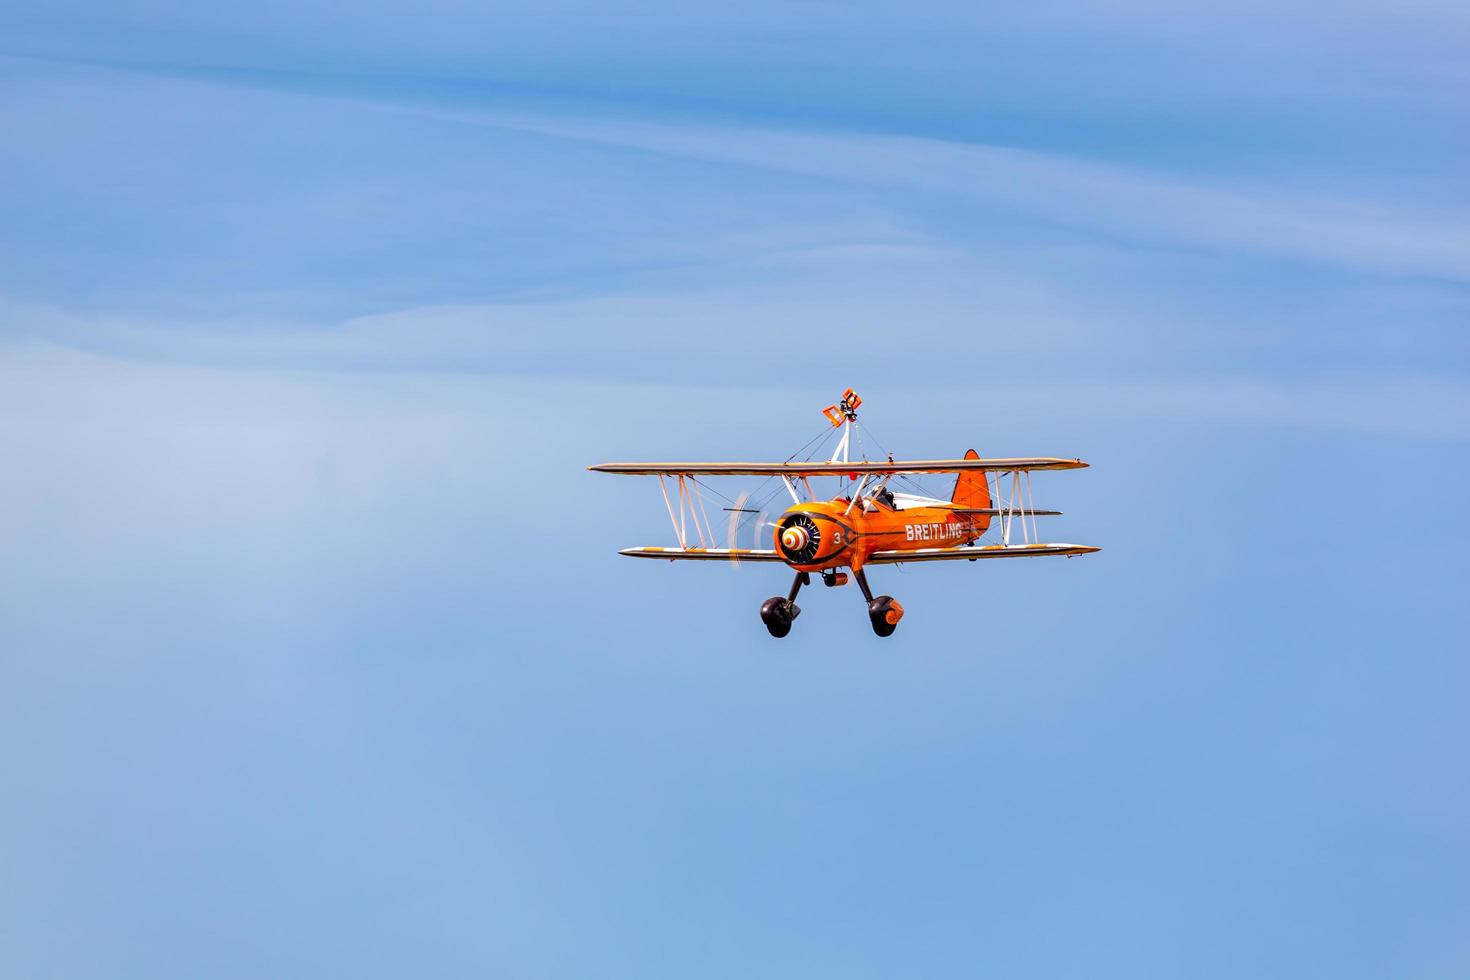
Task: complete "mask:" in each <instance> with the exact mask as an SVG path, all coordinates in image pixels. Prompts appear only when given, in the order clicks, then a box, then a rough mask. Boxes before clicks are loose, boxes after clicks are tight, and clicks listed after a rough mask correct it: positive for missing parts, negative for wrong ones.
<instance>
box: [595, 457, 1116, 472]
mask: <svg viewBox="0 0 1470 980" xmlns="http://www.w3.org/2000/svg"><path fill="white" fill-rule="evenodd" d="M1086 465H1087V464H1086V463H1084V462H1082V460H1080V459H1056V458H1054V457H1050V456H1034V457H1026V458H1022V459H910V460H899V461H898V462H894V463H599V464H598V465H596V466H589V467H587V468H588V469H589V470H595V471H596V472H598V473H624V474H627V475H630V476H653V475H657V474H661V473H662V474H668V475H677V476H768V475H773V474H774V475H778V476H779V475H785V476H841V475H842V474H845V473H875V474H881V473H959V472H961V471H963V470H1001V471H1008V470H1075V469H1081V468H1082V467H1084V466H1086Z"/></svg>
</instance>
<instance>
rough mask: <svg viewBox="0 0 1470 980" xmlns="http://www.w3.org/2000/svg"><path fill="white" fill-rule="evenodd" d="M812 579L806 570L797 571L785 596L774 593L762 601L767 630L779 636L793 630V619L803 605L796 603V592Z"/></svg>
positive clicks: (799, 612)
mask: <svg viewBox="0 0 1470 980" xmlns="http://www.w3.org/2000/svg"><path fill="white" fill-rule="evenodd" d="M811 581H812V577H811V576H810V575H808V574H807V573H806V572H797V573H796V578H795V579H794V580H793V581H792V583H791V592H790V593H789V594H787V595H786V597H785V598H782V597H781V596H778V595H773V596H771V597H770V598H769V599H767V600H766V601H765V602H763V603H761V622H763V623H765V624H766V631H767V632H769V633H770V634H771V635H772V636H774V637H778V638H779V637H782V636H785V635H786V634H787V633H790V632H791V623H792V621H793V620H795V619H796V617H797V616H800V615H801V607H800V606H798V605H797V604H796V594H797V593H798V592H800V591H801V587H802V586H803V585H810V584H811Z"/></svg>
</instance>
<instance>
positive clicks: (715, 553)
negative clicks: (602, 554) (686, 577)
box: [618, 548, 785, 564]
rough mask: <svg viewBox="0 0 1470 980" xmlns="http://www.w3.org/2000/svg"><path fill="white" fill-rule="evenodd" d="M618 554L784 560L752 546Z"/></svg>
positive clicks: (676, 558)
mask: <svg viewBox="0 0 1470 980" xmlns="http://www.w3.org/2000/svg"><path fill="white" fill-rule="evenodd" d="M618 554H620V555H627V556H629V557H630V558H663V559H665V560H666V561H679V560H683V561H779V562H782V563H783V564H784V561H785V560H784V559H783V558H782V557H781V556H780V555H778V554H776V553H775V552H774V551H759V550H756V549H754V548H624V549H623V550H622V551H619V552H618Z"/></svg>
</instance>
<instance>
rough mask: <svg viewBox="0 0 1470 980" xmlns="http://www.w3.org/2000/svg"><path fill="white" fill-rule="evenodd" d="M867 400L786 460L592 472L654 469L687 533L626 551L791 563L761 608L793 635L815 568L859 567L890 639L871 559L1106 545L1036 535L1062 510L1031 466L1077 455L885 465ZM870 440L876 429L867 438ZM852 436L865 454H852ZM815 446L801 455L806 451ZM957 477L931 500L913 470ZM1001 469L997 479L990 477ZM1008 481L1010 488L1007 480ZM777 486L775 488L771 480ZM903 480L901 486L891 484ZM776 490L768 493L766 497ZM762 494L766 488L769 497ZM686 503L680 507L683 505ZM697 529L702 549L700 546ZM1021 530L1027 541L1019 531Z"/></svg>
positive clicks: (877, 624) (888, 600)
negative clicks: (722, 514) (1051, 506)
mask: <svg viewBox="0 0 1470 980" xmlns="http://www.w3.org/2000/svg"><path fill="white" fill-rule="evenodd" d="M861 404H862V399H861V398H859V397H858V396H857V393H856V392H854V391H853V390H852V389H851V388H849V389H847V390H846V391H845V392H843V393H842V400H841V401H840V402H839V403H838V404H836V405H829V406H827V407H826V408H824V409H822V414H823V415H824V416H826V418H827V421H828V422H830V423H831V424H832V427H831V428H830V429H824V430H823V432H822V433H821V434H820V435H819V436H817V437H816V438H815V439H813V440H812V441H811V442H809V443H807V445H806V446H803V447H802V448H801V449H799V450H797V451H796V452H795V453H792V455H791V456H790V457H789V458H788V459H787V460H786V461H785V462H783V463H602V464H600V465H597V466H591V467H588V469H591V470H596V471H598V472H600V473H624V474H630V475H644V476H657V477H658V482H659V489H660V490H661V491H662V492H663V498H664V506H665V507H667V508H668V511H669V520H670V522H672V523H673V526H674V534H675V535H676V536H677V537H678V539H679V547H677V548H625V549H624V550H623V551H622V552H621V554H624V555H630V556H632V557H634V558H664V559H667V560H669V561H678V560H684V561H728V562H731V563H733V564H739V563H740V562H747V561H757V562H783V563H785V564H786V565H787V566H789V567H790V568H792V569H794V570H795V572H796V578H795V580H794V581H793V582H792V583H791V591H790V592H788V593H787V594H786V595H785V596H772V597H771V598H769V599H767V600H766V601H765V603H764V604H762V605H761V621H762V622H764V623H765V624H766V629H767V630H769V631H770V633H771V635H772V636H778V637H779V636H785V635H786V634H787V633H790V632H791V624H792V622H793V621H794V620H795V619H796V617H797V616H798V615H799V614H800V613H801V609H800V607H798V606H797V605H796V595H797V593H798V592H800V591H801V587H802V586H803V585H810V584H811V573H812V572H817V573H819V574H820V575H821V576H822V584H823V585H827V586H832V587H835V586H841V585H846V584H847V579H848V576H847V573H846V572H843V571H840V570H839V569H843V568H846V569H850V570H851V571H852V577H853V578H855V579H857V584H858V588H860V589H862V592H863V599H864V600H866V601H867V603H868V619H869V620H870V621H871V622H872V624H873V632H874V633H877V634H878V635H879V636H891V635H892V634H893V631H894V630H895V629H896V628H897V627H898V621H899V620H900V619H901V618H903V606H901V605H899V603H898V600H897V599H895V598H893V596H888V595H880V596H877V597H875V596H874V595H873V590H872V589H871V588H869V586H868V578H867V576H866V575H865V574H864V569H865V568H866V567H867V566H869V565H894V564H899V563H901V562H910V561H978V560H979V559H981V558H1034V557H1039V556H1042V555H1065V556H1067V557H1072V556H1073V555H1085V554H1087V553H1089V552H1093V551H1098V550H1100V549H1098V548H1094V547H1090V546H1088V545H1083V544H1047V543H1043V542H1042V541H1041V540H1040V537H1039V535H1038V534H1037V532H1036V518H1038V517H1051V516H1056V515H1058V514H1059V513H1060V512H1059V511H1054V510H1037V509H1036V507H1035V503H1034V498H1033V496H1032V492H1031V473H1032V472H1033V471H1035V470H1075V469H1081V468H1082V467H1085V466H1086V465H1087V464H1086V463H1084V462H1082V461H1081V460H1080V459H1054V458H1047V457H1037V458H1029V459H981V458H980V456H979V454H978V453H976V452H975V450H973V449H971V450H970V451H969V452H967V453H965V457H964V459H928V460H900V461H898V462H895V461H894V459H893V456H892V454H885V455H887V457H888V458H887V461H886V462H877V463H875V462H871V461H870V460H868V458H867V456H866V454H863V453H862V433H861V430H860V429H859V428H858V423H857V410H858V406H860V405H861ZM834 430H840V432H841V434H840V436H839V437H838V440H837V446H836V449H834V450H833V452H832V456H831V458H830V459H829V460H828V461H827V462H825V463H818V462H811V459H812V458H813V457H814V456H816V454H817V452H818V451H820V450H821V446H822V445H823V444H825V442H826V440H827V439H830V438H831V437H832V435H833V431H834ZM870 435H871V433H870ZM854 436H856V438H857V442H858V451H859V453H860V454H861V458H860V459H859V460H857V461H853V460H852V459H851V458H850V456H851V451H852V443H853V439H854ZM814 443H815V444H817V447H816V449H813V450H812V451H811V452H810V453H809V454H808V456H807V458H806V460H804V461H794V460H795V459H796V457H797V456H798V455H800V454H801V453H803V452H806V451H807V450H808V449H809V448H811V447H812V445H813V444H814ZM933 473H954V474H956V477H955V486H954V492H953V493H951V494H950V498H949V499H948V500H944V499H942V498H938V497H934V496H930V495H929V494H928V493H927V492H926V491H925V490H924V488H923V487H921V486H919V485H918V484H917V483H916V482H915V480H914V477H915V476H918V475H923V474H933ZM991 473H994V474H995V479H994V485H993V488H992V483H991V480H990V477H989V474H991ZM707 476H763V477H765V478H766V479H765V482H763V483H762V484H761V486H759V487H757V488H756V489H755V490H754V491H752V492H750V493H743V494H741V495H740V496H739V497H738V498H737V499H735V500H730V498H728V497H725V496H724V495H723V494H721V493H719V492H718V491H716V490H715V489H714V488H713V487H709V486H707V485H706V484H704V483H702V482H701V481H700V480H699V479H698V477H707ZM1007 476H1009V477H1010V485H1009V489H1007V488H1006V486H1005V485H1004V484H1005V479H1006V477H1007ZM816 477H836V478H837V479H838V480H839V481H840V483H841V489H840V490H839V492H838V494H837V496H835V497H833V498H831V499H830V500H827V499H819V498H818V494H817V493H816V492H815V491H814V490H813V489H812V485H811V481H812V479H813V478H816ZM774 479H779V480H780V483H779V484H778V485H776V486H775V487H774V489H770V488H769V485H770V483H771V481H772V480H774ZM670 480H672V482H673V484H674V497H673V498H672V499H671V498H670V496H669V481H670ZM891 483H893V484H900V483H901V484H902V485H903V486H904V487H905V489H906V490H911V491H917V492H900V491H898V490H894V489H892V488H891V487H890V486H889V485H890V484H891ZM782 487H784V488H785V490H786V492H787V494H789V495H790V497H791V506H790V507H788V508H786V510H785V511H784V512H782V513H781V515H780V516H779V517H777V518H776V520H775V521H774V522H771V521H768V520H767V519H766V516H767V512H766V507H767V505H769V504H770V503H771V502H772V500H773V498H774V497H776V496H778V495H779V494H780V493H781V488H782ZM702 490H708V491H709V492H710V493H712V494H714V495H715V496H717V497H720V498H721V499H723V500H725V501H726V502H727V503H729V504H730V505H731V506H728V507H725V508H723V509H724V510H725V511H726V512H728V513H729V514H730V518H729V522H728V528H727V544H728V547H725V548H716V547H714V545H715V542H716V538H715V533H714V527H713V525H711V524H710V520H709V513H708V510H707V508H706V506H705V500H704V495H703V493H702V492H701V491H702ZM767 491H769V492H767ZM762 494H765V495H764V496H762ZM675 500H676V501H677V503H678V506H677V508H676V507H675V505H674V501H675ZM993 518H998V519H999V524H1000V542H999V543H998V544H987V545H982V544H980V539H981V538H982V537H983V536H984V535H985V533H986V532H987V531H989V530H990V526H991V521H992V519H993ZM747 527H748V528H752V529H753V534H754V536H755V542H754V543H755V544H756V545H757V547H754V548H748V549H741V548H737V547H736V546H735V544H736V540H737V538H738V536H739V534H740V533H741V532H742V531H743V530H744V529H746V528H747ZM768 528H770V529H772V530H773V533H772V538H771V543H772V544H773V545H774V547H772V548H764V549H763V548H760V547H759V544H760V539H761V537H762V535H763V534H764V532H765V531H766V529H768ZM691 529H692V531H693V532H694V537H695V538H696V539H697V540H698V546H697V547H696V546H693V545H691V542H690V535H689V531H690V530H691ZM1018 530H1019V537H1020V539H1021V540H1020V541H1019V542H1018V543H1015V544H1013V543H1012V538H1013V537H1016V536H1017V533H1016V532H1017V531H1018Z"/></svg>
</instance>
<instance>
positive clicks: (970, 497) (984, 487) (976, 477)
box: [950, 449, 990, 509]
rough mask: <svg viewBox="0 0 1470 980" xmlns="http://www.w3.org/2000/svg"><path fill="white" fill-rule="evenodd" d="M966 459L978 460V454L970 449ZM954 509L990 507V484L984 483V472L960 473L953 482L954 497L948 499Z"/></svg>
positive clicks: (970, 471)
mask: <svg viewBox="0 0 1470 980" xmlns="http://www.w3.org/2000/svg"><path fill="white" fill-rule="evenodd" d="M965 458H966V459H979V458H980V454H979V453H977V452H975V450H973V449H971V450H970V451H969V452H967V453H965ZM950 500H951V502H953V503H954V505H955V506H956V507H973V508H976V509H980V508H985V507H989V506H990V484H988V483H986V482H985V471H984V470H969V471H967V472H964V473H961V474H960V475H959V479H957V480H955V482H954V496H953V497H951V498H950Z"/></svg>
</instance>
